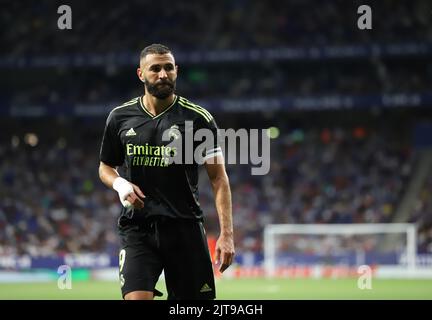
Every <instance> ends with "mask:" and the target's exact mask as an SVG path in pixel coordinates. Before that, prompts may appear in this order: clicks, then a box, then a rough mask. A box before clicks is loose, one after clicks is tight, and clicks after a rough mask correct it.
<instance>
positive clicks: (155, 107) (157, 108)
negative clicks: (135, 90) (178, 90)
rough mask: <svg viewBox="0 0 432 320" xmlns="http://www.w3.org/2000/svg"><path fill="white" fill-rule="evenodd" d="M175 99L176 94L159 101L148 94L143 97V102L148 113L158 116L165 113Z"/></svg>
mask: <svg viewBox="0 0 432 320" xmlns="http://www.w3.org/2000/svg"><path fill="white" fill-rule="evenodd" d="M174 99H175V94H172V95H170V96H169V97H168V98H165V99H158V98H156V97H155V96H152V95H151V94H148V93H146V94H145V95H144V97H143V102H144V105H145V107H146V108H147V110H148V111H150V112H151V113H152V114H154V115H155V116H157V115H158V114H160V113H162V112H164V111H165V109H166V108H168V107H169V106H170V105H171V104H172V103H173V102H174Z"/></svg>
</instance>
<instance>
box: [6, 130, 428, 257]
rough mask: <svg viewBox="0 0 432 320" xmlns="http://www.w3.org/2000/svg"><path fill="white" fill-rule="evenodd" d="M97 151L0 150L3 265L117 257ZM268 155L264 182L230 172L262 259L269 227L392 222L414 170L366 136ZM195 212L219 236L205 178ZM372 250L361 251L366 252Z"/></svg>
mask: <svg viewBox="0 0 432 320" xmlns="http://www.w3.org/2000/svg"><path fill="white" fill-rule="evenodd" d="M98 145H99V141H98V140H97V139H91V138H89V139H87V140H86V141H85V142H81V143H80V144H76V143H75V144H74V143H71V142H70V141H67V140H64V139H60V140H58V141H57V142H56V143H49V144H46V143H44V142H43V140H41V141H40V143H39V144H38V145H36V146H34V147H32V146H29V145H27V144H25V143H23V142H21V143H18V141H15V142H14V143H12V144H2V145H1V147H0V158H1V159H3V160H2V162H1V166H0V179H1V180H0V181H1V184H0V197H1V199H2V201H1V202H0V255H4V254H25V253H28V254H31V255H34V256H47V255H53V254H64V253H69V252H73V253H83V252H106V253H109V254H114V255H116V254H117V250H118V245H119V241H118V238H117V233H116V219H117V217H118V215H119V210H120V204H119V201H118V196H117V194H116V193H115V192H114V191H112V190H109V189H108V188H106V187H105V186H104V185H103V184H102V183H101V182H100V181H99V178H98V175H97V167H98V161H99V160H98V153H97V148H96V147H95V146H98ZM271 150H272V154H271V170H270V172H269V174H267V175H265V176H252V175H251V173H250V167H249V166H248V165H227V170H228V175H229V177H230V183H231V188H232V194H233V213H234V229H235V241H236V246H237V251H238V252H255V253H259V252H262V249H263V242H262V241H263V228H264V226H265V225H266V224H269V223H386V222H391V221H392V218H393V215H394V212H395V210H396V208H397V206H398V204H399V202H400V199H401V197H402V195H403V194H404V191H406V186H407V182H408V181H409V179H410V178H411V174H412V172H413V165H414V160H415V156H414V152H413V150H412V148H411V145H410V144H409V142H408V141H406V140H404V139H399V138H396V136H394V135H387V134H386V133H385V132H384V131H382V130H372V129H367V128H363V127H360V128H332V129H326V128H323V129H295V130H293V129H291V130H287V131H285V130H283V131H282V132H281V135H280V136H279V138H278V139H275V140H272V148H271ZM431 181H432V180H430V179H429V182H428V185H426V186H425V187H424V190H423V192H422V194H421V199H420V200H419V201H421V204H419V206H421V210H420V209H419V210H417V212H418V214H420V215H421V216H413V219H412V220H413V221H419V222H421V223H422V225H423V221H424V220H425V219H426V218H428V219H429V220H428V221H429V225H428V227H429V229H428V230H429V231H428V233H425V234H424V236H423V235H422V238H421V241H420V242H419V245H420V247H419V248H420V249H421V250H422V251H425V252H432V250H431V249H432V247H431V242H432V241H431V240H432V239H431V237H430V230H431V229H430V216H431V212H430V210H431V203H432V200H431V199H432V195H431V193H430V190H431V188H430V187H431V185H430V183H431ZM200 203H201V206H202V208H203V210H204V213H205V217H206V218H205V226H206V228H207V232H208V234H209V235H214V236H217V234H218V230H219V229H218V218H217V213H216V210H215V207H214V200H213V194H212V191H211V188H210V184H209V181H208V178H207V177H206V174H205V170H201V171H200ZM422 230H423V229H422ZM422 234H423V233H422ZM369 242H370V241H369ZM369 242H367V243H365V246H366V247H367V246H368V248H369V249H372V248H373V245H375V244H373V243H369ZM352 243H354V244H355V242H352ZM357 245H358V244H357ZM325 248H326V247H325V246H322V250H325Z"/></svg>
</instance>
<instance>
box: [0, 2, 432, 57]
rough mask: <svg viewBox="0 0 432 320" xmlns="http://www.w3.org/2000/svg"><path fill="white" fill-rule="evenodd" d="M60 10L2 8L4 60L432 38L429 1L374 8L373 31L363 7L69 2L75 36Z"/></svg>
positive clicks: (38, 5) (40, 5) (39, 5)
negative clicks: (365, 25) (360, 23)
mask: <svg viewBox="0 0 432 320" xmlns="http://www.w3.org/2000/svg"><path fill="white" fill-rule="evenodd" d="M61 4H63V3H60V2H53V1H47V0H43V1H38V2H31V3H30V2H27V3H26V2H24V3H23V2H17V1H8V2H6V3H3V4H2V11H1V13H0V21H1V23H2V25H1V28H0V33H1V38H2V40H3V45H2V47H1V49H0V54H3V55H15V56H17V55H22V56H25V55H28V54H59V53H60V54H70V53H74V52H79V53H86V52H99V53H100V52H106V51H107V50H109V51H116V52H122V51H127V50H132V51H136V50H137V48H139V46H143V45H144V44H146V43H149V42H163V43H168V44H169V45H170V46H172V47H173V48H176V49H181V50H195V49H233V48H256V47H259V48H263V47H282V46H298V45H306V46H309V45H326V44H352V43H373V42H387V43H391V42H400V41H407V42H414V41H425V40H426V41H430V40H431V39H432V24H431V22H430V15H429V13H430V11H431V9H432V5H431V3H430V2H428V1H422V0H416V1H409V0H399V1H398V3H397V5H395V4H394V1H391V0H382V1H375V2H373V3H370V4H369V5H370V6H371V8H372V18H373V32H372V31H371V32H364V31H362V30H360V29H359V28H358V27H357V20H358V18H359V17H360V14H359V13H357V10H358V7H359V6H361V5H363V4H364V3H363V2H362V1H345V0H332V1H325V2H316V1H312V0H307V1H305V0H293V1H289V2H285V1H277V0H270V1H266V2H265V3H264V2H262V1H256V0H255V1H249V0H223V1H217V2H215V1H211V0H202V1H199V2H190V1H176V2H173V3H170V4H169V5H167V4H166V3H163V2H155V1H150V0H145V1H138V0H133V1H127V2H118V1H114V0H107V1H104V2H103V3H100V2H82V1H69V2H68V5H69V6H70V7H71V9H72V17H73V19H72V29H71V30H68V31H63V30H59V29H58V27H57V19H58V18H59V17H60V14H58V13H57V8H58V7H59V6H60V5H61ZM173 30H176V32H173ZM137 46H138V47H137Z"/></svg>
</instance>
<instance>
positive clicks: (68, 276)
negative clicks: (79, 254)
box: [57, 264, 72, 290]
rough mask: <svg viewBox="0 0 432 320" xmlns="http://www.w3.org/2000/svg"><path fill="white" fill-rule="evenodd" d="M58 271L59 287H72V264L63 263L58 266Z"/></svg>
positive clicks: (63, 288) (62, 288) (61, 288)
mask: <svg viewBox="0 0 432 320" xmlns="http://www.w3.org/2000/svg"><path fill="white" fill-rule="evenodd" d="M57 273H58V274H59V277H58V279H57V287H58V288H59V289H60V290H65V289H69V290H70V289H72V269H71V267H70V266H68V265H66V264H63V265H61V266H59V267H58V269H57Z"/></svg>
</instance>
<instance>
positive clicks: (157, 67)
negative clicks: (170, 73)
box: [150, 65, 162, 72]
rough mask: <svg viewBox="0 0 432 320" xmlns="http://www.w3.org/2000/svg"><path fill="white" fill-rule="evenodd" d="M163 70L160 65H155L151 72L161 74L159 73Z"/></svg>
mask: <svg viewBox="0 0 432 320" xmlns="http://www.w3.org/2000/svg"><path fill="white" fill-rule="evenodd" d="M161 69H162V68H161V66H159V65H153V66H151V67H150V71H153V72H159V71H161Z"/></svg>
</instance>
